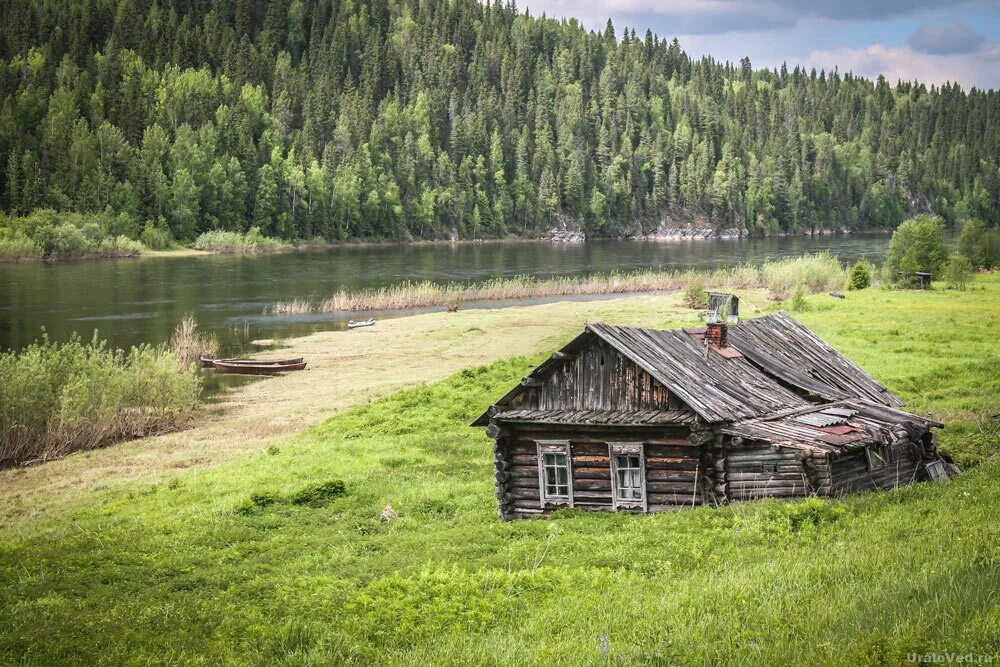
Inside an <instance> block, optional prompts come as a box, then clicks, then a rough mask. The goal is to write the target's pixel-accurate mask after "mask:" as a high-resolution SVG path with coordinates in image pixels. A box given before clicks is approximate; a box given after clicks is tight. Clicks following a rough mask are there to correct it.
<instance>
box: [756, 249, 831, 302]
mask: <svg viewBox="0 0 1000 667" xmlns="http://www.w3.org/2000/svg"><path fill="white" fill-rule="evenodd" d="M760 276H761V282H762V283H763V286H764V287H766V288H767V289H769V290H770V291H771V293H772V294H776V295H782V294H784V295H787V294H788V292H789V291H790V290H792V289H798V288H799V287H802V288H803V289H804V290H806V291H809V292H829V291H831V290H839V289H843V288H844V286H845V285H846V284H847V272H846V271H845V270H844V267H843V266H841V264H840V260H838V259H837V258H836V257H834V256H833V255H830V254H829V253H819V254H816V255H803V256H801V257H794V258H790V259H781V260H773V261H768V262H764V264H763V265H761V267H760Z"/></svg>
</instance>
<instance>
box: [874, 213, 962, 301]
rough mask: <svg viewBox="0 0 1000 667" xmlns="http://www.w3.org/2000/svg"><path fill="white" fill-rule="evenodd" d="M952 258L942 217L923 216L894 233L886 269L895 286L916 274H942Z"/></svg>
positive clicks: (900, 227) (887, 256)
mask: <svg viewBox="0 0 1000 667" xmlns="http://www.w3.org/2000/svg"><path fill="white" fill-rule="evenodd" d="M947 259H948V250H947V249H946V247H945V244H944V222H943V221H942V220H941V218H938V217H933V216H927V215H921V216H918V217H916V218H912V219H910V220H907V221H906V222H904V223H903V224H901V225H900V226H899V227H898V228H897V229H896V231H895V232H893V234H892V240H890V241H889V250H888V251H887V253H886V258H885V266H886V269H887V271H888V274H889V277H890V279H891V281H892V282H893V284H895V285H901V284H905V283H906V282H908V281H909V277H910V274H912V273H914V272H916V271H926V272H928V273H931V274H935V273H938V272H939V271H940V270H941V267H942V266H944V263H945V261H947Z"/></svg>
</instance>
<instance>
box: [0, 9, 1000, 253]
mask: <svg viewBox="0 0 1000 667" xmlns="http://www.w3.org/2000/svg"><path fill="white" fill-rule="evenodd" d="M0 25H2V27H3V29H2V30H0V58H2V60H0V160H2V163H0V166H2V170H0V209H2V210H3V211H4V212H6V214H7V215H8V216H10V217H11V218H12V219H13V218H14V217H17V216H22V217H23V216H27V215H29V214H31V213H32V212H33V211H37V210H39V209H52V210H55V211H58V212H77V213H82V214H93V215H95V216H97V217H99V218H100V219H101V220H103V221H105V222H104V223H103V224H106V225H111V226H114V227H115V229H114V230H112V231H113V233H116V234H124V235H128V236H131V237H133V238H136V237H137V236H138V235H139V233H140V231H141V230H143V229H144V228H145V229H149V228H158V229H159V230H160V231H161V232H169V234H170V235H171V236H172V237H173V238H175V239H178V240H190V239H193V238H194V237H196V236H197V235H199V234H201V233H203V232H205V231H211V230H230V231H245V230H248V229H250V228H252V227H256V228H258V229H259V230H260V232H261V233H263V234H265V235H268V236H275V237H281V238H285V239H304V238H314V237H322V238H326V239H330V240H347V239H394V240H410V239H436V238H456V237H460V238H486V237H504V236H537V235H541V234H544V233H545V232H546V231H547V230H549V229H551V228H553V227H555V226H568V227H570V228H579V229H582V230H584V231H586V233H587V234H588V235H589V236H595V237H599V236H623V235H633V234H639V233H644V232H648V231H649V230H651V229H654V228H656V227H657V226H658V225H660V224H661V222H662V221H663V220H665V219H667V218H668V217H669V218H670V219H671V220H673V221H675V222H681V223H687V222H690V221H696V222H698V223H699V224H705V225H712V226H715V227H720V228H721V227H727V228H728V227H736V228H743V229H745V230H747V231H748V232H749V233H751V234H758V235H762V234H773V233H781V232H792V233H795V232H802V231H809V230H817V229H843V228H849V229H852V230H861V229H875V228H891V227H894V226H895V225H897V224H898V223H899V222H901V221H902V220H903V219H904V218H906V217H908V216H910V215H912V214H915V213H923V212H933V213H936V214H938V215H941V216H942V217H944V219H945V220H946V222H948V223H949V224H955V223H957V222H959V221H961V220H963V219H966V218H982V219H984V220H986V221H987V222H988V223H990V224H996V222H997V220H998V218H1000V171H998V163H1000V96H998V94H997V92H996V91H988V92H987V91H982V90H977V89H975V88H973V89H970V90H963V89H962V88H961V87H960V86H958V85H944V86H941V87H934V86H931V87H927V86H925V85H922V84H919V83H908V82H901V83H895V84H894V83H892V82H887V81H885V80H883V79H879V80H878V81H870V80H867V79H863V78H858V77H855V76H852V75H850V74H846V73H841V72H816V71H805V70H803V69H801V68H799V67H795V66H793V65H789V66H787V67H782V68H781V69H780V70H777V71H775V70H766V69H765V70H754V69H753V66H752V64H751V63H750V61H749V60H746V59H745V60H744V61H742V62H741V63H738V64H730V63H720V62H716V61H714V60H712V59H711V58H703V59H701V60H693V59H691V58H690V57H689V56H688V55H687V54H686V53H685V52H684V51H683V50H682V49H681V46H680V45H679V44H678V43H677V41H676V40H670V39H669V38H663V37H658V36H656V35H653V34H651V33H649V32H646V34H644V35H642V34H637V33H636V32H635V31H634V30H630V29H626V30H624V31H623V32H622V31H618V32H616V30H615V27H614V26H612V25H611V24H610V23H609V24H608V26H607V28H606V29H604V30H603V31H587V30H585V29H584V28H583V27H581V25H579V24H578V23H577V22H575V21H555V20H551V19H545V18H534V17H530V16H528V15H527V14H526V13H525V12H523V11H520V10H518V9H517V7H516V6H515V5H514V4H513V3H511V4H506V5H502V4H499V3H496V4H480V3H479V2H476V1H475V0H419V1H408V0H372V1H361V0H353V1H352V0H273V1H265V0H182V1H179V2H168V1H167V0H9V1H8V2H5V3H3V5H2V7H0Z"/></svg>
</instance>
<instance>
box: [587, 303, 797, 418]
mask: <svg viewBox="0 0 1000 667" xmlns="http://www.w3.org/2000/svg"><path fill="white" fill-rule="evenodd" d="M587 330H588V331H592V332H593V333H595V334H597V335H598V336H600V337H601V338H602V339H603V340H605V341H607V342H608V343H609V344H610V345H611V346H613V347H614V348H615V349H617V350H618V351H619V352H621V353H622V354H623V355H625V356H626V357H628V358H629V359H631V360H632V361H633V362H635V363H636V365H638V366H639V367H640V368H642V369H643V370H645V371H646V372H647V373H649V374H650V375H652V376H653V377H654V378H655V379H656V380H658V381H659V382H661V383H662V384H663V386H665V387H666V388H667V390H668V391H670V392H671V393H673V394H674V395H676V396H677V397H678V398H679V399H680V400H682V401H683V402H684V403H685V404H686V405H687V406H688V407H690V408H691V409H692V410H694V411H695V412H697V413H698V414H699V415H700V416H701V417H702V418H703V419H705V420H706V421H709V422H719V421H733V420H737V419H743V418H747V417H756V416H760V415H763V414H768V413H771V412H775V411H777V410H784V409H787V408H792V407H798V406H804V405H807V402H806V401H805V400H804V399H802V398H801V397H799V396H798V395H796V394H794V393H792V392H791V391H789V390H788V389H785V388H784V387H782V386H781V385H780V384H778V383H777V382H775V381H774V380H773V379H772V378H770V377H768V376H767V375H766V374H765V373H763V372H761V371H760V370H759V369H758V368H757V367H756V366H755V365H753V364H751V363H750V362H749V361H747V360H746V359H742V358H739V357H737V358H726V357H724V356H722V355H720V354H718V353H716V352H715V351H713V350H710V349H708V348H707V347H706V346H705V343H704V342H703V341H701V340H699V339H698V338H696V337H694V336H692V335H691V334H690V333H688V332H686V331H684V330H683V329H672V330H669V331H660V330H656V329H636V328H633V327H615V326H610V325H607V324H600V323H598V324H590V325H588V326H587Z"/></svg>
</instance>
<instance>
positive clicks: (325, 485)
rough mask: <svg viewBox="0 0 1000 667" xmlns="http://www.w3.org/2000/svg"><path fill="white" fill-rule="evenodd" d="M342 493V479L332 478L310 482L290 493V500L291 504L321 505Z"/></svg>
mask: <svg viewBox="0 0 1000 667" xmlns="http://www.w3.org/2000/svg"><path fill="white" fill-rule="evenodd" d="M343 493H344V481H343V480H341V479H334V480H330V481H327V482H319V483H317V484H310V485H308V486H306V487H304V488H302V489H300V490H298V491H296V492H295V493H294V494H292V497H291V499H290V500H291V503H292V504H293V505H309V506H310V507H322V506H323V505H326V504H327V503H329V502H330V501H332V500H333V499H334V498H336V497H337V496H340V495H342V494H343Z"/></svg>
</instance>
